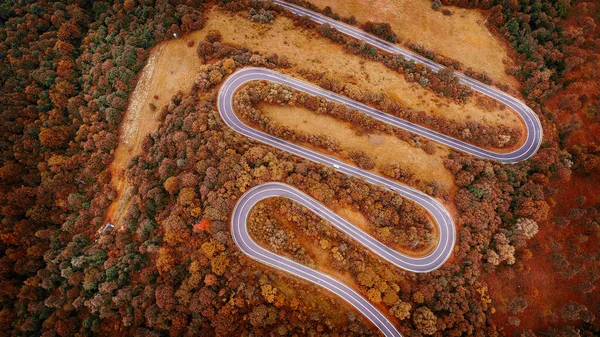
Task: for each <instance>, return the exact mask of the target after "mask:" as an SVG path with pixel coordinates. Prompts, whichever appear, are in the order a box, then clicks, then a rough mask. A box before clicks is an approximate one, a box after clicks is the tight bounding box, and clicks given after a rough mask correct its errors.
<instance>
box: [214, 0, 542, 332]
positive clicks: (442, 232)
mask: <svg viewBox="0 0 600 337" xmlns="http://www.w3.org/2000/svg"><path fill="white" fill-rule="evenodd" d="M275 3H277V4H280V5H282V6H284V7H286V8H288V9H290V10H291V11H292V12H294V13H297V14H300V15H308V16H309V17H310V18H311V19H312V20H314V21H315V22H318V23H325V22H326V23H328V24H330V25H331V26H332V27H334V28H336V29H338V30H340V31H341V32H343V33H345V34H347V35H350V36H353V37H355V38H358V39H363V40H365V41H366V42H367V43H370V44H372V45H373V46H375V47H377V48H379V49H382V50H385V51H388V52H391V53H398V54H402V55H404V56H405V57H406V58H407V59H414V60H415V61H416V62H421V63H423V64H424V65H425V66H428V67H430V68H431V69H433V70H434V71H437V70H439V69H441V68H443V66H441V65H438V64H436V63H434V62H432V61H431V60H429V59H426V58H423V57H422V56H420V55H416V54H414V53H412V52H410V51H407V50H404V49H401V48H399V47H397V46H394V45H392V44H390V43H388V42H386V41H383V40H381V39H379V38H376V37H373V36H372V35H369V34H367V33H365V32H363V31H361V30H359V29H357V28H355V27H352V26H348V25H346V24H343V23H340V22H338V21H335V20H333V19H330V18H327V17H324V16H322V15H320V14H317V13H314V12H311V11H309V10H307V9H305V8H301V7H298V6H295V5H291V4H288V3H285V2H282V1H275ZM457 76H459V77H460V79H461V82H462V83H464V84H467V85H470V86H471V87H472V88H473V89H474V90H476V91H478V92H481V93H482V94H484V95H487V96H489V97H491V98H493V99H496V100H498V101H500V102H502V103H504V104H506V105H508V106H509V107H511V108H512V109H513V110H515V111H516V112H517V113H518V114H519V115H520V116H521V118H522V119H523V121H524V122H525V125H526V127H527V139H526V141H525V143H524V144H523V145H522V146H521V147H520V148H519V149H516V150H514V151H512V152H510V153H495V152H493V151H489V150H485V149H481V148H479V147H476V146H474V145H472V144H468V143H465V142H462V141H460V140H457V139H454V138H452V137H449V136H446V135H444V134H441V133H439V132H436V131H433V130H430V129H427V128H425V127H422V126H420V125H416V124H414V123H410V122H407V121H405V120H402V119H399V118H397V117H394V116H391V115H388V114H385V113H383V112H381V111H379V110H377V109H374V108H371V107H369V106H367V105H365V104H362V103H360V102H357V101H354V100H351V99H349V98H347V97H344V96H341V95H338V94H335V93H333V92H330V91H327V90H325V89H322V88H320V87H317V86H314V85H312V84H309V83H306V82H304V81H301V80H298V79H295V78H292V77H290V76H287V75H284V74H281V73H279V72H276V71H272V70H268V69H263V68H245V69H242V70H239V71H237V72H235V73H234V74H232V75H231V76H229V77H228V78H227V80H226V81H225V82H224V83H223V84H222V86H221V88H220V90H219V96H218V110H219V113H220V115H221V117H222V118H223V121H224V122H225V123H226V124H227V125H228V126H229V127H230V128H232V129H233V130H235V131H237V132H239V133H241V134H243V135H245V136H247V137H250V138H252V139H255V140H257V141H259V142H262V143H265V144H268V145H271V146H273V147H276V148H278V149H281V150H283V151H287V152H290V153H292V154H294V155H297V156H299V157H302V158H305V159H307V160H311V161H313V162H315V163H319V164H323V165H326V166H330V167H332V168H333V169H335V170H337V171H339V172H342V173H345V174H348V175H351V176H354V177H357V178H360V179H362V180H364V181H366V182H368V183H371V184H376V185H379V186H382V187H384V188H387V189H389V190H390V191H393V192H396V193H398V194H400V195H401V196H403V197H405V198H408V199H410V200H412V201H414V202H416V203H417V204H419V205H420V206H421V207H423V208H425V209H426V210H427V211H428V212H429V213H430V214H431V216H432V217H433V218H434V220H435V223H436V225H437V227H438V230H439V237H440V238H439V242H438V245H437V246H436V248H435V249H434V250H433V251H432V252H431V253H430V254H429V255H427V256H425V257H419V258H414V257H409V256H406V255H402V254H400V253H398V252H396V251H395V250H393V249H391V248H389V247H388V246H386V245H384V244H383V243H381V242H380V241H378V240H377V239H375V238H373V237H372V236H370V235H369V234H367V233H365V232H364V231H362V230H361V229H359V228H357V227H356V226H355V225H353V224H351V223H349V222H348V221H346V220H344V219H343V218H341V217H339V216H338V215H336V214H335V213H333V212H332V211H331V210H329V209H328V208H327V207H326V206H324V205H323V204H321V203H319V202H318V201H316V200H315V199H313V198H312V197H310V196H308V195H307V194H305V193H304V192H302V191H300V190H298V189H296V188H294V187H292V186H289V185H286V184H282V183H276V182H271V183H265V184H261V185H258V186H255V187H254V188H252V189H250V190H249V191H247V192H246V193H244V195H242V197H241V198H240V200H239V201H238V202H237V204H236V206H235V208H234V210H233V214H232V218H231V229H232V235H233V239H234V241H235V243H236V244H237V245H238V247H239V248H240V250H241V251H242V252H243V253H244V254H246V255H248V256H249V257H251V258H252V259H255V260H257V261H259V262H261V263H264V264H267V265H270V266H272V267H274V268H278V269H280V270H283V271H286V272H288V273H290V274H293V275H295V276H297V277H300V278H303V279H305V280H307V281H309V282H313V283H315V284H318V285H320V286H322V287H324V288H325V289H327V290H329V291H331V292H332V293H334V294H336V295H338V296H340V297H341V298H342V299H344V300H345V301H347V302H348V303H350V304H351V305H353V306H354V307H355V308H356V309H357V310H359V311H360V312H361V313H362V314H363V315H364V316H365V317H367V318H368V319H369V320H370V321H371V322H372V323H373V324H375V326H377V328H379V329H380V330H381V331H382V332H383V333H384V335H386V336H401V334H400V332H399V331H398V330H397V329H396V327H395V326H394V325H393V324H392V323H391V322H390V321H389V320H388V319H387V318H386V317H385V316H384V315H383V314H382V313H381V312H380V311H379V310H378V309H377V308H375V306H373V305H372V304H371V303H370V302H369V301H368V300H366V299H365V298H364V297H363V296H361V295H360V294H358V293H357V292H356V291H354V290H353V289H351V288H350V287H348V286H346V285H344V284H342V283H341V282H339V281H337V280H335V279H333V278H331V277H329V276H327V275H326V274H323V273H321V272H318V271H316V270H314V269H311V268H308V267H306V266H304V265H302V264H299V263H297V262H294V261H292V260H290V259H288V258H286V257H282V256H279V255H277V254H274V253H272V252H270V251H268V250H266V249H265V248H262V247H261V246H259V245H258V244H257V243H256V242H255V241H254V240H252V238H251V237H250V234H249V233H248V228H247V219H248V216H249V214H250V212H251V210H252V207H253V206H254V205H256V203H258V202H259V201H261V200H263V199H266V198H272V197H285V198H288V199H291V200H294V201H296V202H298V203H300V204H302V205H303V206H305V207H307V208H308V209H310V210H311V211H313V212H314V213H315V214H317V215H318V216H319V217H321V218H322V219H324V220H326V221H328V222H330V223H331V224H332V225H333V226H335V227H336V228H337V229H339V230H340V231H342V232H344V233H345V234H347V235H349V236H350V237H352V238H353V239H354V240H356V241H357V242H358V243H360V244H361V245H363V246H365V247H366V248H367V249H369V250H370V251H372V252H373V253H375V254H377V255H379V256H380V257H382V258H383V259H385V260H387V261H389V262H390V263H392V264H394V265H395V266H398V267H400V268H403V269H406V270H409V271H412V272H417V273H424V272H429V271H432V270H435V269H437V268H439V267H440V266H442V265H443V264H444V263H445V262H446V260H447V259H448V258H449V256H450V254H451V253H452V250H453V248H454V243H455V240H456V230H455V227H454V223H453V220H452V217H451V216H450V214H449V213H448V211H447V210H446V209H445V208H444V206H442V205H441V204H440V203H439V202H438V201H437V200H435V199H434V198H432V197H431V196H428V195H426V194H424V193H422V192H420V191H417V190H415V189H412V188H410V187H407V186H404V185H401V184H399V183H397V182H395V181H392V180H390V179H387V178H384V177H382V176H379V175H376V174H373V173H371V172H369V171H365V170H362V169H360V168H358V167H355V166H353V165H349V164H346V163H344V162H342V161H341V160H338V159H337V158H333V157H330V156H327V155H325V154H322V153H319V152H315V151H312V150H309V149H306V148H304V147H301V146H299V145H296V144H294V143H291V142H288V141H285V140H283V139H279V138H277V137H274V136H272V135H269V134H267V133H264V132H262V131H259V130H256V129H253V128H251V127H249V126H248V125H246V124H244V123H243V122H242V121H241V120H240V119H239V118H238V117H237V115H236V114H235V112H234V107H233V97H234V94H235V92H236V90H237V89H238V88H240V87H241V86H242V85H244V84H245V83H247V82H250V81H256V80H266V81H270V82H275V83H279V84H284V85H287V86H289V87H291V88H293V89H296V90H300V91H304V92H306V93H308V94H311V95H318V96H322V97H324V98H326V99H327V100H330V101H335V102H339V103H342V104H345V105H347V106H348V107H350V108H352V109H356V110H359V111H361V112H363V113H365V114H367V115H369V116H371V117H373V118H376V119H378V120H380V121H383V122H385V123H388V124H391V125H393V126H396V127H399V128H402V129H405V130H407V131H410V132H413V133H415V134H418V135H420V136H423V137H427V138H429V139H432V140H435V141H437V142H439V143H441V144H444V145H446V146H449V147H452V148H455V149H457V150H460V151H463V152H466V153H469V154H472V155H474V156H477V157H481V158H488V159H494V160H499V161H502V162H505V163H513V162H517V161H520V160H525V159H527V158H529V157H531V156H532V155H534V154H535V152H536V151H537V149H538V148H539V146H540V143H541V138H542V129H541V125H540V122H539V119H538V118H537V116H536V115H535V113H533V111H532V110H531V109H530V108H529V107H527V106H526V105H525V104H523V103H522V102H520V101H519V100H517V99H516V98H514V97H511V96H509V95H507V94H505V93H502V92H501V91H498V90H497V89H495V88H492V87H489V86H487V85H485V84H483V83H480V82H478V81H476V80H473V79H471V78H469V77H466V76H464V75H462V74H457Z"/></svg>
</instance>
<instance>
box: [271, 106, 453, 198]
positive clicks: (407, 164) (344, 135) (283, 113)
mask: <svg viewBox="0 0 600 337" xmlns="http://www.w3.org/2000/svg"><path fill="white" fill-rule="evenodd" d="M260 109H261V110H262V111H263V112H264V114H265V115H266V116H268V117H269V118H271V119H272V120H273V121H275V122H277V123H279V124H281V125H284V126H286V127H289V128H292V129H294V130H297V131H300V132H303V133H308V134H315V135H328V136H330V137H332V138H333V139H334V140H335V141H336V142H337V143H338V144H340V149H341V152H342V153H341V157H342V158H343V159H346V160H347V158H348V157H349V153H351V152H353V151H362V152H364V153H366V154H368V155H369V157H371V159H373V161H374V162H375V168H376V169H382V168H383V167H385V166H386V165H392V164H400V165H401V166H402V167H404V168H406V169H407V170H409V171H410V172H414V174H415V176H416V178H417V179H419V180H421V181H425V182H429V181H437V182H439V184H440V188H441V190H442V191H444V192H446V193H448V192H449V191H450V190H451V189H452V186H453V184H454V180H453V179H452V175H451V174H450V172H448V171H447V170H446V169H445V168H444V163H443V158H444V157H446V155H447V151H446V150H444V149H441V147H438V149H437V150H436V153H435V154H433V155H429V154H427V153H425V151H423V150H422V149H419V148H415V147H412V146H410V145H409V144H408V143H406V142H404V141H402V140H400V139H398V138H396V137H395V136H393V135H388V134H383V133H373V134H365V135H357V134H356V132H355V131H353V130H352V129H351V126H352V125H351V124H350V123H347V122H343V121H340V120H337V119H335V118H333V117H331V116H326V115H319V114H316V113H314V112H313V111H310V110H308V109H306V108H304V107H290V106H283V107H282V106H277V105H270V104H260ZM425 168H427V169H425Z"/></svg>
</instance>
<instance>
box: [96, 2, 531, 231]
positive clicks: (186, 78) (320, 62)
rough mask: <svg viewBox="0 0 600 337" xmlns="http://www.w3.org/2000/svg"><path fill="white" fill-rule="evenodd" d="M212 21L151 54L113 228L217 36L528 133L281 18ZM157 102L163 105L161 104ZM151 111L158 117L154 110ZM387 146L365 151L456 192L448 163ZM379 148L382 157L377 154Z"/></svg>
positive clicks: (130, 114) (501, 114)
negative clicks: (138, 165)
mask: <svg viewBox="0 0 600 337" xmlns="http://www.w3.org/2000/svg"><path fill="white" fill-rule="evenodd" d="M207 18H208V21H207V22H206V26H205V28H204V29H202V30H199V31H196V32H194V33H191V34H188V35H186V36H183V37H181V38H179V39H172V40H169V41H167V42H165V43H162V44H161V45H160V46H158V47H156V48H154V49H153V50H152V51H151V55H150V58H149V62H148V65H147V66H146V67H145V68H144V70H143V73H142V74H141V75H140V80H139V83H138V86H137V87H136V90H135V91H134V93H133V94H132V95H131V100H130V104H129V107H128V110H127V112H126V114H125V117H124V121H123V122H122V125H121V128H122V130H121V136H120V137H121V138H120V142H119V146H118V148H117V150H116V153H115V159H114V162H113V163H112V165H111V170H112V172H113V186H114V187H115V188H116V189H117V191H118V192H119V197H118V198H117V202H115V203H114V204H113V205H112V206H111V208H110V210H109V213H108V219H109V220H112V221H116V222H117V223H118V220H117V219H119V218H120V217H121V216H122V215H123V214H122V212H124V211H125V210H126V209H127V207H125V206H126V205H127V204H128V203H129V202H130V201H131V196H130V195H128V194H129V193H128V187H127V184H126V182H125V181H124V178H123V177H124V170H125V168H126V166H127V163H128V162H129V159H130V158H131V157H133V156H135V155H137V154H139V153H140V151H141V143H142V141H143V139H144V137H145V136H146V135H147V134H149V133H150V132H151V131H153V130H155V128H156V126H157V122H156V121H155V119H154V118H155V116H156V115H158V111H160V108H161V107H162V106H163V105H165V104H167V103H168V102H169V100H170V98H171V97H172V96H173V95H174V94H175V93H176V92H177V91H179V90H182V91H184V92H185V91H187V90H190V89H191V88H192V85H193V80H194V77H195V75H196V73H197V71H198V69H199V67H200V66H201V65H202V62H201V61H200V60H199V58H198V56H197V55H196V48H195V46H194V47H191V48H190V47H188V46H187V43H188V41H194V42H197V41H199V40H203V39H204V37H205V36H206V34H207V33H208V32H209V31H210V30H218V31H220V32H221V34H222V35H223V43H230V44H236V45H244V46H247V47H248V48H249V49H251V50H255V51H258V52H260V53H263V54H265V55H271V54H273V53H277V54H278V55H280V56H281V55H285V56H287V57H288V59H289V60H290V62H291V63H292V67H291V68H290V69H288V70H287V72H289V73H290V74H291V75H296V76H298V73H299V72H301V71H302V70H309V71H312V72H320V73H325V76H330V77H337V78H339V79H340V80H342V81H344V82H347V83H353V84H355V85H357V86H359V87H361V88H363V89H365V90H368V91H374V92H382V93H385V94H387V95H389V96H390V97H392V98H393V99H395V100H397V101H398V102H400V103H402V104H403V105H405V106H408V107H412V108H414V109H418V110H423V111H426V112H429V113H431V114H438V115H444V116H446V117H448V118H454V119H461V120H462V119H467V120H474V121H479V122H482V123H484V124H489V125H498V124H505V125H508V126H519V125H520V121H519V118H518V117H517V116H516V115H515V114H514V113H513V112H512V111H511V110H509V109H504V110H500V109H497V110H493V111H490V110H489V109H483V108H481V107H478V106H477V105H476V103H474V102H471V103H467V104H465V105H460V104H456V103H454V102H453V101H451V100H449V99H446V98H444V97H440V96H437V95H435V94H434V93H432V92H430V91H428V90H426V89H423V88H421V87H420V86H419V85H418V84H415V83H409V82H406V81H405V80H404V78H403V76H402V75H400V74H396V73H394V72H392V71H390V70H389V69H388V68H386V67H385V66H384V65H382V64H380V63H377V62H369V61H365V60H364V59H363V58H361V57H359V56H355V55H351V54H348V53H346V52H345V51H343V49H342V47H341V46H338V45H336V44H334V43H332V42H331V41H329V40H327V39H325V38H322V37H320V36H319V35H317V34H316V33H314V32H311V31H306V30H304V29H299V28H298V27H295V26H294V25H293V22H292V21H291V20H289V19H287V18H277V19H276V20H275V21H274V22H273V23H272V24H268V25H265V24H258V23H253V22H251V21H249V20H247V19H246V18H243V17H240V16H236V15H231V14H229V13H225V12H221V11H218V10H213V11H212V12H210V13H209V14H208V15H207ZM155 96H157V97H158V98H157V99H155V98H154V97H155ZM150 103H152V104H154V105H155V106H156V107H157V109H156V110H152V109H151V108H150ZM347 132H351V131H349V130H347ZM392 138H393V137H392ZM383 139H384V141H383V142H382V143H381V144H389V145H390V146H386V145H376V144H373V142H374V141H373V140H369V141H368V142H365V143H364V144H363V145H361V146H364V147H365V148H368V149H369V151H376V153H378V158H379V159H378V160H379V161H380V162H382V163H383V162H391V161H393V160H395V161H396V162H399V163H401V164H403V165H406V166H407V167H406V169H407V170H409V171H411V172H413V173H415V174H417V175H418V176H419V177H422V179H425V180H431V179H432V178H433V177H436V179H437V180H438V181H441V184H442V187H443V188H449V187H450V186H451V185H452V182H451V181H450V178H449V177H450V175H449V174H448V173H447V172H445V169H444V168H443V165H442V160H441V159H440V157H436V156H427V155H425V154H418V152H422V151H420V150H418V149H414V148H410V146H408V144H404V143H401V142H400V141H399V140H397V139H395V138H393V139H387V138H386V137H385V136H383ZM355 143H356V146H359V145H358V144H359V143H361V141H358V139H357V140H356V141H355ZM361 144H362V143H361ZM375 148H377V150H374V149H375ZM399 149H402V151H401V152H400V151H399ZM438 152H439V153H440V154H441V156H442V157H443V156H445V153H444V151H438ZM368 153H369V152H368ZM407 154H410V155H409V156H407ZM424 163H426V165H427V166H428V167H430V168H431V169H430V170H423V169H422V166H421V165H423V164H424ZM425 171H428V173H425ZM440 177H441V178H440Z"/></svg>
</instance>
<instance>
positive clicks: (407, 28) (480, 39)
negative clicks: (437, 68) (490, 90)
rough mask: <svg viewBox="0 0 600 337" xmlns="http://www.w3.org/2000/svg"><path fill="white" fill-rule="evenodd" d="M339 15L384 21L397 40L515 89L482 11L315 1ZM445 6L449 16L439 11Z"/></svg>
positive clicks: (397, 0) (396, 2)
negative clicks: (459, 63) (419, 46)
mask: <svg viewBox="0 0 600 337" xmlns="http://www.w3.org/2000/svg"><path fill="white" fill-rule="evenodd" d="M312 2H313V3H314V4H315V5H317V6H319V7H321V8H323V7H325V6H329V7H331V8H332V10H333V11H334V12H335V13H338V14H340V15H342V16H351V15H354V16H355V17H356V19H357V20H358V21H359V22H366V21H369V20H370V21H377V22H387V23H389V24H390V25H391V27H392V30H393V31H394V32H395V33H396V34H397V35H398V39H399V40H400V43H402V42H411V43H418V44H421V45H422V46H424V47H425V48H427V49H430V50H433V51H435V52H436V53H437V54H440V55H443V56H446V57H449V58H452V59H455V60H457V61H459V62H461V63H462V64H464V65H465V67H471V68H472V69H473V70H475V71H477V72H484V71H485V72H487V73H488V74H489V75H490V77H491V78H492V79H494V80H496V81H499V82H500V83H504V84H507V85H510V86H511V87H513V88H518V81H517V80H516V79H515V78H514V77H512V76H510V75H508V74H506V69H507V68H508V67H510V66H512V65H513V61H512V60H511V59H510V57H509V54H508V51H507V48H506V46H505V44H504V42H503V41H502V40H501V39H500V38H498V37H495V36H494V35H492V34H491V33H490V31H489V30H488V29H487V27H486V26H485V22H486V20H487V14H486V13H485V12H484V11H480V10H472V9H463V8H456V7H445V6H442V7H441V8H440V9H439V10H438V11H434V10H433V9H431V1H410V0H385V1H383V0H373V1H365V0H350V1H344V2H339V1H335V0H314V1H312ZM443 8H448V9H450V10H451V11H452V15H444V14H442V9H443Z"/></svg>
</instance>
